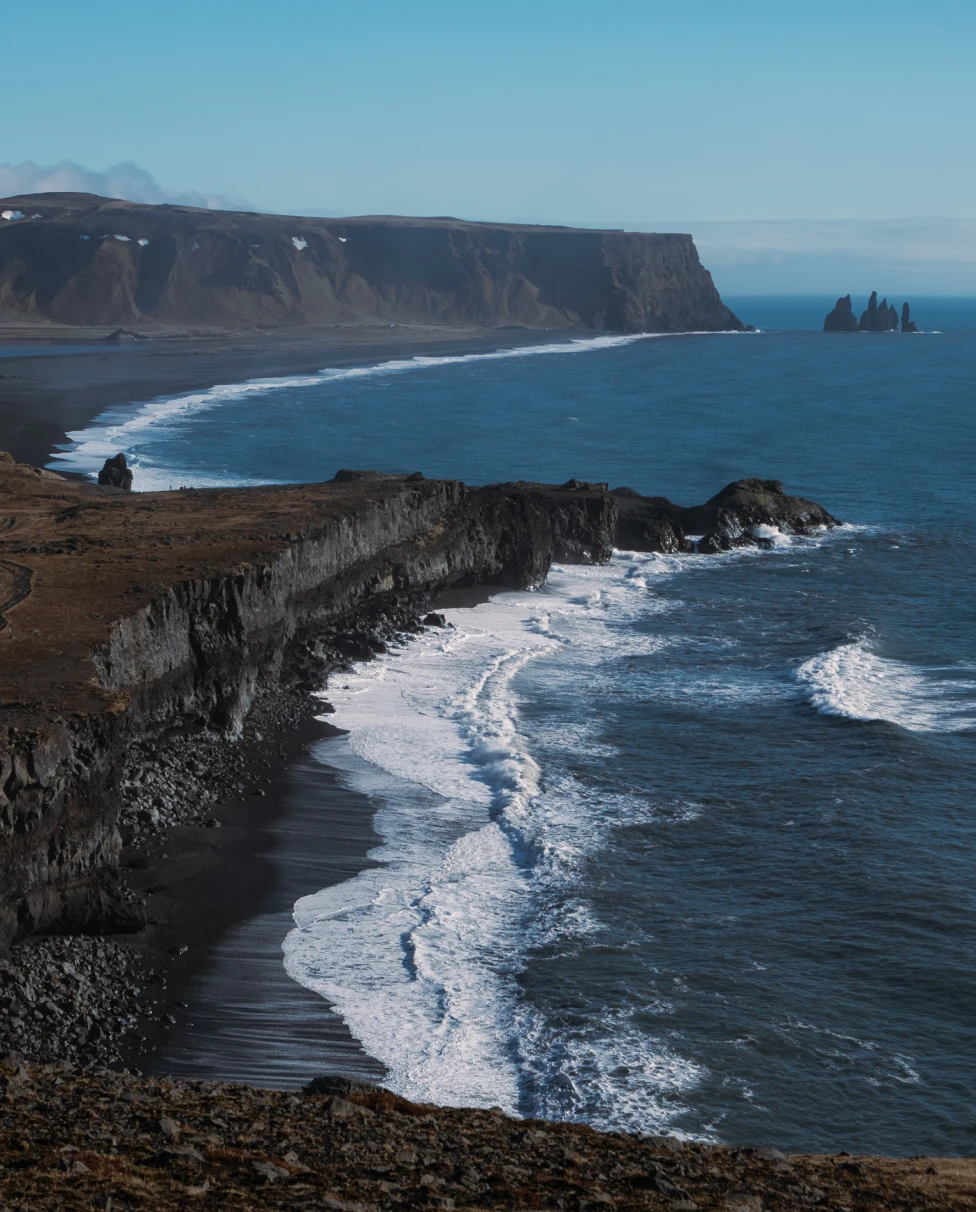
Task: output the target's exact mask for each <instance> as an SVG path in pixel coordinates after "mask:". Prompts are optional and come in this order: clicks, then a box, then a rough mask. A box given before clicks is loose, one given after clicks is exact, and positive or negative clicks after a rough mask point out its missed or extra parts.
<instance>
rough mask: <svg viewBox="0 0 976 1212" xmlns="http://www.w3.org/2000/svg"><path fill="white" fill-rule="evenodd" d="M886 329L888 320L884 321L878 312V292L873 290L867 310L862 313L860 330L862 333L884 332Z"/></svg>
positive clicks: (859, 322) (859, 323)
mask: <svg viewBox="0 0 976 1212" xmlns="http://www.w3.org/2000/svg"><path fill="white" fill-rule="evenodd" d="M886 327H887V324H886V318H885V319H882V317H881V314H880V313H879V311H878V292H877V291H876V290H872V291H871V298H870V299H869V300H868V305H867V309H866V310H865V311H862V312H861V319H860V320H859V321H858V328H859V329H860V331H861V332H884V330H885V328H886Z"/></svg>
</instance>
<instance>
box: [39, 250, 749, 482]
mask: <svg viewBox="0 0 976 1212" xmlns="http://www.w3.org/2000/svg"><path fill="white" fill-rule="evenodd" d="M116 238H119V237H116ZM193 247H194V249H196V248H197V247H199V246H198V245H196V244H194V246H193ZM702 335H732V336H738V335H740V334H738V333H729V334H703V333H632V334H628V335H622V336H612V337H611V336H604V337H582V338H577V339H575V340H571V341H553V342H549V343H546V344H543V345H525V346H522V347H519V348H515V349H498V350H494V351H492V352H490V353H471V354H448V355H444V356H442V357H426V356H418V357H414V358H398V359H392V360H391V361H388V362H377V363H373V364H372V365H367V366H350V367H343V368H336V367H332V368H329V369H326V370H322V371H319V372H318V373H317V374H315V375H291V376H287V377H283V378H270V379H250V380H248V381H246V382H244V383H225V384H218V385H217V386H215V387H211V388H209V389H207V390H204V391H195V392H189V393H187V394H185V395H179V396H159V397H157V398H155V399H153V400H149V401H147V402H145V403H141V404H133V405H130V406H128V407H125V408H114V409H111V410H109V411H108V412H105V413H102V414H101V415H100V416H98V417H96V418H95V420H94V421H93V422H92V424H91V425H90V426H88V427H87V428H85V429H81V430H74V431H72V432H70V433H68V435H67V437H68V439H69V441H70V442H71V445H70V446H69V447H68V448H67V449H65V450H62V451H58V452H57V453H55V454H54V455H53V456H52V461H51V463H50V464H49V466H51V467H57V468H60V469H63V470H68V471H74V472H79V473H81V474H87V475H89V476H91V477H92V478H95V477H96V476H97V475H98V472H99V469H100V468H101V466H102V464H103V463H104V461H105V459H106V458H108V457H109V456H110V455H114V454H116V453H117V452H118V451H119V450H124V451H125V452H126V454H127V456H128V457H129V463H130V466H132V467H133V469H134V470H135V471H136V472H137V473H138V474H137V475H136V478H135V487H136V490H137V491H142V492H151V491H156V490H159V489H166V488H170V487H179V486H181V485H183V486H186V487H193V488H207V487H227V486H234V485H239V484H245V483H274V482H275V481H273V480H271V481H269V480H264V479H262V480H255V479H242V478H240V477H235V476H232V475H229V474H221V473H215V472H212V471H211V472H207V473H203V474H201V473H192V472H187V471H185V470H182V469H180V468H174V467H166V466H161V465H159V464H157V463H155V462H154V461H153V459H152V457H151V456H150V455H149V453H148V451H146V452H143V450H142V443H144V442H145V440H146V439H147V438H148V437H149V436H150V435H151V433H152V432H153V431H157V432H158V431H159V430H160V429H167V428H170V429H172V428H174V427H179V426H183V425H185V424H186V423H187V422H189V421H190V420H191V418H192V417H193V416H194V415H195V414H196V413H198V412H202V411H205V410H208V409H213V408H222V407H228V406H231V405H233V404H235V403H236V402H238V401H240V400H243V399H246V398H248V397H249V396H253V395H260V394H262V393H267V392H275V391H280V390H282V389H289V388H295V387H311V386H322V385H326V384H329V383H348V382H351V381H353V382H354V381H357V380H365V379H370V378H375V377H382V376H387V375H397V374H404V373H408V372H410V371H418V370H429V369H436V368H439V367H442V366H459V365H463V364H466V363H472V362H479V363H480V362H492V361H499V360H503V359H509V358H527V357H537V356H540V355H558V356H564V357H565V356H573V355H578V354H581V353H593V352H598V351H600V350H605V349H615V348H617V347H619V346H624V345H630V344H633V343H634V342H635V341H647V340H659V339H663V338H665V337H673V336H702Z"/></svg>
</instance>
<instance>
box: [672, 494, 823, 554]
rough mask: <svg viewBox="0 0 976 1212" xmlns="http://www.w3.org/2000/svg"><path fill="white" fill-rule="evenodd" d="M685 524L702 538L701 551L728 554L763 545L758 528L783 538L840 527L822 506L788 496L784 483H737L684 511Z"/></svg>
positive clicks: (699, 547) (691, 531) (690, 530)
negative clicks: (784, 489)
mask: <svg viewBox="0 0 976 1212" xmlns="http://www.w3.org/2000/svg"><path fill="white" fill-rule="evenodd" d="M684 524H685V527H686V530H687V531H688V532H690V533H691V534H702V535H703V536H704V537H703V538H702V540H701V541H700V542H699V544H698V550H699V551H704V552H709V551H729V550H731V548H733V547H751V546H755V545H756V544H757V543H761V542H762V536H761V535H757V534H756V530H757V528H759V527H764V526H769V527H772V528H774V529H776V530H780V531H782V532H783V533H784V534H799V535H805V534H809V533H810V532H811V531H813V530H817V529H819V528H821V527H830V526H836V525H837V519H836V518H834V517H831V515H830V514H829V513H828V512H827V511H826V509H824V508H823V506H821V505H817V504H816V503H815V502H813V501H805V500H804V499H803V498H802V497H791V496H787V494H786V493H784V492H783V484H782V481H781V480H757V479H751V480H734V481H733V482H732V483H731V484H727V485H726V486H725V487H724V488H723V489H722V491H721V492H718V493H716V494H715V496H714V497H712V498H711V499H710V500H708V501H706V502H705V504H704V505H699V506H698V507H697V508H695V509H689V510H686V511H685V516H684Z"/></svg>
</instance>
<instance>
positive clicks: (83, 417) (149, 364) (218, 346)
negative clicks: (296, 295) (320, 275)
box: [0, 325, 599, 474]
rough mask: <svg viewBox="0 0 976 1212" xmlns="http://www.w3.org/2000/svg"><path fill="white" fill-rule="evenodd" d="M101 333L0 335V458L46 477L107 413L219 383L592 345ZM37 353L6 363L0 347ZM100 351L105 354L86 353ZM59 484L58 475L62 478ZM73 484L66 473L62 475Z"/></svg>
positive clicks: (326, 332)
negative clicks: (73, 440)
mask: <svg viewBox="0 0 976 1212" xmlns="http://www.w3.org/2000/svg"><path fill="white" fill-rule="evenodd" d="M105 333H106V330H104V329H85V330H78V329H72V330H71V334H72V335H71V338H70V339H69V338H68V337H67V336H66V335H62V334H61V333H60V332H54V331H50V332H48V331H45V333H44V337H43V338H42V337H41V335H40V334H39V333H37V332H36V331H35V332H34V333H32V335H31V336H30V337H29V338H27V339H26V340H25V337H26V333H25V332H24V331H22V330H17V329H16V328H12V327H11V326H4V325H0V434H2V435H3V436H2V438H0V449H5V450H9V451H10V453H11V454H12V455H13V456H14V458H15V459H16V461H17V462H19V463H30V464H32V465H33V466H36V467H43V466H45V464H46V463H47V462H48V461H49V459H50V456H51V453H52V452H53V450H54V449H55V447H57V446H58V445H60V444H63V443H64V442H65V441H67V434H68V432H69V431H73V430H78V429H84V428H85V427H86V426H88V425H89V424H91V422H92V421H93V420H94V419H95V418H96V417H97V416H99V415H100V414H101V413H103V412H105V411H106V410H108V409H110V408H117V407H122V406H125V405H127V404H133V405H134V404H140V403H145V402H148V401H149V400H153V399H156V398H158V397H160V396H174V395H180V394H182V393H184V392H191V391H205V390H208V389H209V388H212V387H215V386H217V385H219V384H222V383H229V384H232V383H242V382H245V381H247V380H250V379H262V378H277V377H286V376H290V375H303V374H314V373H315V372H316V371H319V370H327V369H339V368H344V367H353V366H362V365H369V364H371V363H374V362H387V361H392V360H394V359H397V358H411V357H417V356H423V357H439V356H445V355H450V354H456V353H491V352H494V351H495V350H497V349H502V348H516V347H518V346H521V345H535V344H538V343H539V341H540V340H546V341H565V342H567V343H568V342H570V341H573V340H578V339H579V338H580V337H582V336H598V335H599V334H598V333H596V332H593V331H592V330H589V329H521V328H520V329H476V328H470V329H469V328H460V329H458V328H450V327H447V326H436V325H431V326H429V327H428V326H424V327H421V326H411V327H407V326H405V325H401V326H399V327H398V328H396V329H391V328H390V327H388V326H383V327H375V328H366V327H364V328H354V327H335V328H328V329H311V330H309V329H286V330H274V331H272V332H270V333H254V334H248V333H232V334H224V335H208V336H195V337H186V336H179V335H176V336H153V337H149V338H148V339H147V340H146V341H144V342H140V343H138V344H136V343H134V344H132V345H131V346H125V347H119V346H114V345H113V346H110V345H105V344H104V342H105ZM25 344H30V345H31V346H33V345H35V344H36V346H37V352H36V353H33V352H31V353H29V354H26V355H23V356H20V355H18V356H16V357H9V358H8V357H4V354H3V350H4V346H23V345H25ZM74 344H77V345H78V346H79V347H83V349H81V350H80V351H79V352H78V353H58V354H46V353H45V352H44V347H45V345H47V346H51V347H59V348H60V347H63V346H65V345H74ZM99 345H101V346H103V348H104V352H99V349H98V348H95V349H92V346H99ZM62 474H64V473H62ZM67 474H71V473H67Z"/></svg>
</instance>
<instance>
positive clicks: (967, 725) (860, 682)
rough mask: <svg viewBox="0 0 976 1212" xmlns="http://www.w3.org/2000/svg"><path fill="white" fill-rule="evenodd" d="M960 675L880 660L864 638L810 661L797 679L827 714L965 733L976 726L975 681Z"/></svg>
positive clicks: (801, 669) (954, 672)
mask: <svg viewBox="0 0 976 1212" xmlns="http://www.w3.org/2000/svg"><path fill="white" fill-rule="evenodd" d="M958 673H959V671H958V670H952V669H945V668H927V667H924V666H918V665H910V664H906V663H904V662H902V661H896V660H892V659H890V658H888V657H881V656H878V655H877V653H874V652H872V651H871V649H870V648H869V647H868V644H867V642H866V641H865V640H864V639H860V640H856V641H854V642H853V643H849V644H841V645H840V646H839V647H838V648H834V649H832V650H831V651H830V652H823V653H820V654H819V655H818V656H815V657H812V658H811V659H810V660H809V661H806V662H805V663H804V664H803V665H801V666H800V667H799V669H798V670H797V671H796V680H797V681H798V682H799V683H800V685H802V686H804V687H806V689H807V693H808V694H809V698H810V702H811V703H812V704H813V706H814V707H816V709H817V710H818V711H819V712H821V714H823V715H832V716H840V717H842V718H844V719H849V720H866V721H872V720H886V721H887V722H888V723H891V724H897V725H898V726H899V727H901V728H906V729H908V730H909V731H911V732H966V731H968V730H970V729H972V728H974V727H976V697H974V695H976V682H972V681H968V680H964V679H962V678H960V677H958ZM953 675H956V676H953Z"/></svg>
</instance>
